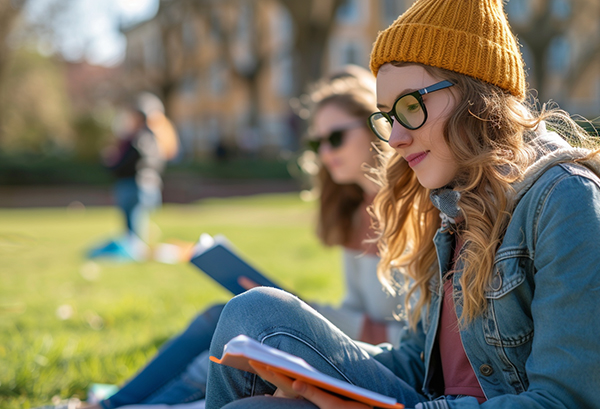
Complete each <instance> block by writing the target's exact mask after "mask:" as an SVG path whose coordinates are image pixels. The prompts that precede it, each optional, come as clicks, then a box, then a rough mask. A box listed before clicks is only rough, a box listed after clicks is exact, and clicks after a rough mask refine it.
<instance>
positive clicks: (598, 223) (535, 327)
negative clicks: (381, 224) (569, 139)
mask: <svg viewBox="0 0 600 409" xmlns="http://www.w3.org/2000/svg"><path fill="white" fill-rule="evenodd" d="M577 151H578V150H576V149H566V150H564V149H563V150H561V151H560V152H556V153H553V154H552V155H549V156H548V157H545V158H544V160H542V161H539V163H538V164H537V165H536V168H535V169H533V171H531V172H529V173H528V177H527V178H526V179H525V180H524V182H522V183H521V184H520V185H519V186H516V189H517V196H516V197H515V198H514V199H515V200H514V202H515V203H516V205H515V207H514V211H513V214H512V218H511V221H510V223H509V225H508V228H507V231H506V234H505V235H504V238H503V240H502V243H501V245H500V247H499V248H498V251H497V252H496V256H495V262H494V267H493V268H494V272H493V279H492V282H491V285H490V286H489V288H488V290H487V291H486V298H487V309H486V311H485V313H484V314H483V315H482V316H479V317H478V318H476V319H475V320H474V321H473V322H472V323H471V324H470V325H469V326H468V327H467V328H465V329H463V330H461V333H460V335H461V339H462V343H463V346H464V349H465V352H466V355H467V358H468V359H469V361H470V363H471V366H472V368H473V370H474V371H475V375H476V376H477V379H478V381H479V384H480V385H481V388H482V390H483V392H484V393H485V396H486V397H487V399H488V401H487V402H485V403H484V404H483V406H485V407H486V408H516V407H518V408H570V409H572V408H591V407H600V395H599V394H598V391H600V251H599V250H600V246H599V245H598V240H599V238H600V179H599V178H598V176H597V174H598V171H597V167H596V169H595V170H594V172H592V171H591V170H589V169H588V168H587V167H584V166H582V165H580V164H575V163H572V160H573V158H578V157H581V156H582V155H583V154H582V153H581V152H579V153H578V152H577ZM434 241H435V246H436V250H437V255H438V263H439V266H440V268H439V275H437V277H436V278H434V279H433V280H432V282H431V283H430V288H431V290H432V299H431V303H430V305H429V308H428V313H427V315H426V316H425V318H424V319H423V320H422V321H421V323H420V324H419V326H418V330H417V331H416V332H410V333H408V334H406V336H405V337H404V338H403V340H402V343H401V347H400V349H399V351H401V352H400V353H396V354H395V357H394V358H395V361H394V368H393V370H394V371H395V372H396V373H397V374H399V375H400V376H401V377H402V378H403V379H405V380H406V381H407V382H408V383H410V384H412V385H413V386H414V387H417V388H419V387H422V391H423V393H424V394H425V395H426V396H428V397H429V398H431V399H434V400H432V401H430V402H426V403H423V404H419V405H417V408H421V407H422V408H477V407H479V406H480V405H479V404H478V402H477V400H476V399H475V398H473V397H465V398H459V399H446V398H444V397H442V396H441V394H442V393H443V381H442V380H441V367H440V361H439V356H437V354H438V353H437V348H435V347H434V346H435V340H436V334H437V329H438V328H437V327H438V322H439V316H440V308H441V303H442V298H443V292H442V291H443V284H442V279H441V277H442V275H443V273H444V272H445V271H446V270H447V269H448V268H449V265H450V262H451V257H452V245H453V238H452V236H451V232H450V231H449V230H448V229H446V228H445V226H442V228H441V229H439V230H438V232H437V234H436V236H435V239H434ZM457 270H458V272H457V273H456V274H454V278H453V285H454V289H455V293H457V292H459V291H460V290H461V286H460V284H459V279H460V276H461V266H460V265H458V266H457ZM456 305H457V307H456V308H457V314H458V315H459V316H460V313H461V307H460V303H457V304H456Z"/></svg>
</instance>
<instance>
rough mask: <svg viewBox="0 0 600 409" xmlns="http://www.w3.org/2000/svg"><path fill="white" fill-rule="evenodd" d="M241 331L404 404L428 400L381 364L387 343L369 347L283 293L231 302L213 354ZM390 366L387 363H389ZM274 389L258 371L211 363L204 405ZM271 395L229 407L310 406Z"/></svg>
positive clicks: (261, 290)
mask: <svg viewBox="0 0 600 409" xmlns="http://www.w3.org/2000/svg"><path fill="white" fill-rule="evenodd" d="M240 334H245V335H247V336H249V337H251V338H254V339H256V340H258V341H260V342H262V343H264V344H266V345H269V346H271V347H274V348H278V349H280V350H283V351H286V352H289V353H291V354H293V355H296V356H299V357H301V358H303V359H304V360H305V361H307V362H308V363H309V364H310V365H312V366H313V367H315V368H316V369H318V370H319V371H321V372H324V373H326V374H327V375H330V376H333V377H335V378H338V379H341V380H345V381H347V382H349V383H352V384H354V385H358V386H361V387H363V388H367V389H370V390H372V391H375V392H378V393H381V394H383V395H387V396H392V397H395V398H396V399H397V400H398V401H399V402H401V403H404V404H405V405H406V407H407V408H411V407H414V406H415V405H416V404H417V403H419V402H424V401H426V400H427V399H426V398H425V396H423V395H421V394H419V393H418V392H417V391H416V390H415V389H414V388H413V387H412V386H410V385H409V384H407V383H406V382H404V381H403V380H402V379H400V378H399V377H398V376H396V375H395V374H394V373H393V372H392V371H391V370H390V369H388V367H386V366H385V365H384V364H383V363H382V362H380V361H385V359H386V357H388V356H389V353H387V352H389V349H390V348H391V346H390V345H389V344H381V345H379V346H373V345H368V344H364V343H360V344H359V343H357V342H355V341H353V340H351V339H350V338H349V337H348V336H347V335H345V334H344V333H343V332H342V331H340V330H339V329H338V328H337V327H335V326H334V325H333V324H331V323H330V322H329V321H327V320H326V319H325V318H324V317H323V316H322V315H320V314H319V313H318V312H316V311H315V310H314V309H312V308H311V307H310V306H308V305H307V304H306V303H304V302H303V301H301V300H300V299H298V298H297V297H295V296H293V295H291V294H288V293H286V292H284V291H281V290H276V289H273V288H267V287H257V288H254V289H252V290H250V291H246V292H245V293H243V294H241V295H239V296H237V297H234V298H233V299H232V300H231V301H229V303H227V305H226V306H225V308H224V310H223V312H222V314H221V317H220V319H219V323H218V325H217V329H216V331H215V335H214V337H213V340H212V342H211V347H210V352H211V355H213V356H216V357H219V358H220V357H221V356H222V354H223V347H224V345H225V344H226V343H227V342H228V341H229V340H230V339H232V338H233V337H235V336H237V335H240ZM379 357H381V358H382V359H378V358H379ZM388 365H389V366H391V364H390V363H388ZM274 391H275V389H274V387H273V385H271V384H269V383H266V382H265V381H263V380H262V379H261V378H260V377H258V376H256V375H253V374H251V373H249V372H244V371H240V370H237V369H234V368H230V367H227V366H223V365H219V364H216V363H214V362H211V363H210V365H209V369H208V384H207V390H206V408H207V409H214V408H221V407H223V406H224V405H226V404H228V403H231V402H234V401H237V400H238V399H241V398H244V397H248V396H256V395H259V396H260V395H265V394H272V393H273V392H274ZM269 399H270V400H268V401H264V398H262V397H260V398H255V399H248V400H245V401H241V402H237V403H235V404H232V405H233V406H234V407H246V406H244V405H257V406H247V407H265V405H266V404H269V406H268V407H269V408H271V407H272V408H276V407H282V408H289V407H293V408H296V407H298V408H308V407H314V405H312V404H310V403H308V402H306V401H301V400H289V399H286V400H282V399H271V398H269ZM261 405H262V406H261Z"/></svg>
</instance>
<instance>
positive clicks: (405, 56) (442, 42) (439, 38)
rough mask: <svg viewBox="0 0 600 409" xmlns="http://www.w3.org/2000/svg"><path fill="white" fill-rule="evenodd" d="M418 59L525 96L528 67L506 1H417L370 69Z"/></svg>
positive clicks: (380, 45)
mask: <svg viewBox="0 0 600 409" xmlns="http://www.w3.org/2000/svg"><path fill="white" fill-rule="evenodd" d="M392 61H401V62H415V63H421V64H425V65H430V66H432V67H439V68H444V69H446V70H450V71H454V72H458V73H460V74H464V75H468V76H471V77H474V78H478V79H480V80H482V81H485V82H488V83H490V84H493V85H496V86H498V87H500V88H502V89H504V90H506V91H508V92H510V93H511V94H513V95H515V96H517V97H519V98H521V99H524V98H525V87H526V86H525V70H524V68H523V59H522V57H521V53H520V51H519V46H518V45H517V41H516V39H515V37H514V35H513V34H512V32H511V30H510V26H509V25H508V21H507V19H506V15H505V14H504V10H503V9H502V0H417V1H416V2H415V3H414V4H413V5H412V6H411V7H410V8H409V9H408V10H407V11H406V12H405V13H404V14H402V15H401V16H400V17H398V19H397V20H396V21H394V22H393V23H392V25H391V26H389V27H388V28H387V29H386V30H384V31H382V32H380V33H379V35H378V36H377V40H376V41H375V44H374V45H373V50H372V52H371V63H370V67H371V71H372V72H373V74H374V75H377V72H378V71H379V68H380V67H381V66H382V65H383V64H385V63H388V62H392Z"/></svg>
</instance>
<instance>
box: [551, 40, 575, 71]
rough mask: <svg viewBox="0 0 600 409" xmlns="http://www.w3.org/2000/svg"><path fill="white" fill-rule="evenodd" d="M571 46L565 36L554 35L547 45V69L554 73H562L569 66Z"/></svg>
mask: <svg viewBox="0 0 600 409" xmlns="http://www.w3.org/2000/svg"><path fill="white" fill-rule="evenodd" d="M570 59H571V47H570V45H569V40H568V39H567V38H566V37H565V36H558V37H554V38H553V39H552V41H551V42H550V46H549V47H548V61H547V64H548V69H549V70H550V71H551V72H553V73H556V74H563V73H565V72H566V71H567V69H568V68H569V63H570Z"/></svg>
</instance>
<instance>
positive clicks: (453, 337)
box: [206, 0, 600, 409]
mask: <svg viewBox="0 0 600 409" xmlns="http://www.w3.org/2000/svg"><path fill="white" fill-rule="evenodd" d="M371 70H372V72H373V73H374V74H375V75H376V76H377V99H378V106H379V110H380V112H376V113H374V114H373V115H372V116H371V117H370V125H371V128H372V130H373V131H374V133H375V134H376V135H377V136H378V137H379V138H380V139H382V140H384V141H387V142H388V143H389V145H390V147H391V148H392V149H393V153H392V154H386V153H384V154H382V162H383V163H382V167H381V169H380V182H381V185H382V188H381V190H380V191H379V193H378V195H377V196H376V198H375V201H374V212H375V215H376V218H377V221H378V231H379V249H380V252H381V263H380V266H379V273H380V277H381V278H382V281H383V282H384V283H388V284H390V283H392V281H393V280H392V278H391V276H390V267H392V266H394V267H403V268H402V269H401V271H402V272H403V274H405V279H406V282H407V283H409V284H410V289H409V293H408V294H409V295H410V296H411V297H412V298H414V302H412V303H409V302H408V299H407V303H406V307H407V309H410V313H409V322H410V325H411V331H408V332H407V333H406V334H405V336H404V337H403V339H402V341H401V343H400V347H399V348H393V349H390V348H389V347H381V346H377V347H368V346H365V345H358V344H356V343H354V342H353V341H352V340H350V339H349V338H347V337H346V336H344V335H343V334H342V333H341V332H340V331H338V330H337V329H336V328H335V327H334V326H332V325H331V324H329V323H328V322H327V321H326V320H324V319H323V318H322V317H320V316H319V315H317V314H316V313H315V312H313V311H311V310H310V309H309V308H307V307H306V306H305V305H303V303H302V302H301V301H300V300H298V299H297V298H295V297H293V296H290V295H289V294H286V293H284V292H282V291H277V290H273V289H255V290H251V291H249V292H247V293H245V294H243V295H241V296H239V297H236V298H234V299H232V300H231V301H230V302H229V303H228V305H227V306H226V307H225V309H224V311H223V313H222V315H221V319H220V321H219V324H218V326H217V330H216V333H215V336H214V338H213V342H212V345H211V354H212V355H214V356H217V357H220V356H221V355H222V353H223V346H224V345H225V344H226V343H227V342H228V341H229V340H230V339H231V338H233V337H234V336H236V335H238V334H246V335H248V336H250V337H252V338H255V339H257V340H259V341H261V342H263V343H264V344H267V345H270V346H274V347H276V348H279V349H282V350H285V351H287V352H290V353H292V354H294V355H297V356H300V357H301V358H303V359H304V360H306V361H307V362H308V363H309V364H310V365H312V366H313V367H315V368H317V369H318V370H320V371H322V372H324V373H326V374H328V375H331V376H333V377H336V378H338V379H341V380H345V381H347V382H349V383H352V384H355V385H358V386H361V387H364V388H366V389H370V390H373V391H375V392H379V393H381V394H384V395H388V396H391V397H395V398H396V399H397V400H398V401H399V402H401V403H403V404H404V405H405V406H406V407H407V408H421V409H422V408H477V407H479V406H481V407H485V408H584V407H585V408H592V407H600V404H599V403H598V397H597V391H598V390H600V372H599V371H598V368H597V363H598V362H600V347H598V342H597V338H598V334H600V320H598V316H600V303H599V302H598V290H599V289H600V252H598V249H597V244H596V243H597V238H598V236H599V235H600V178H599V176H598V175H599V174H600V158H599V151H598V150H597V146H598V143H597V141H596V140H592V139H591V138H590V137H589V136H588V135H587V134H585V132H584V131H583V130H582V129H581V128H580V127H578V126H577V125H576V124H575V123H574V122H573V121H572V120H571V119H570V117H569V116H568V114H566V113H565V112H562V111H559V110H556V109H555V110H546V109H542V110H541V112H535V111H534V110H533V109H530V108H528V107H527V105H526V104H525V103H524V102H523V101H524V99H525V96H526V87H525V72H524V68H523V62H522V59H521V55H520V52H519V48H518V45H517V42H516V40H515V38H514V36H513V34H512V33H511V31H510V28H509V25H508V22H507V20H506V16H505V14H504V11H503V9H502V2H501V1H500V0H452V1H448V0H419V1H417V2H415V3H414V4H413V6H411V7H410V8H409V9H408V11H407V12H406V13H404V14H403V15H402V16H400V17H399V18H398V19H397V20H396V21H395V22H394V23H393V24H392V25H391V26H390V27H389V28H388V29H387V30H385V31H383V32H382V33H380V34H379V36H378V38H377V41H376V42H375V44H374V47H373V51H372V54H371ZM550 129H551V130H550ZM399 186H401V187H402V188H401V189H400V188H398V187H399ZM440 218H441V222H440ZM407 297H408V296H407ZM411 307H412V308H411ZM266 312H268V314H267V313H266ZM242 314H243V316H244V319H243V320H242V319H240V316H241V315H242ZM255 369H256V370H257V372H258V373H259V375H260V377H258V376H255V375H253V374H251V373H248V372H243V371H239V370H237V369H233V368H230V367H227V366H223V365H218V364H212V363H211V367H210V368H209V381H208V391H207V401H206V407H207V408H210V409H212V408H218V407H222V406H225V405H226V407H227V408H228V409H231V408H254V407H257V408H258V407H260V408H280V407H281V408H283V407H285V408H314V407H315V406H316V407H319V408H322V409H325V408H365V407H367V406H366V405H363V404H361V403H358V402H354V401H345V400H342V399H340V398H339V397H338V396H335V395H332V394H329V393H326V392H324V391H322V390H320V389H317V388H315V387H313V386H310V385H308V384H306V383H303V382H301V381H292V380H291V379H289V378H287V377H284V376H282V375H277V374H275V373H273V372H271V371H269V369H268V368H267V367H261V366H256V368H255ZM265 380H266V381H267V382H265ZM264 395H274V396H264ZM247 396H254V397H250V398H247V399H240V398H244V397H247ZM290 398H300V399H290Z"/></svg>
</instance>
